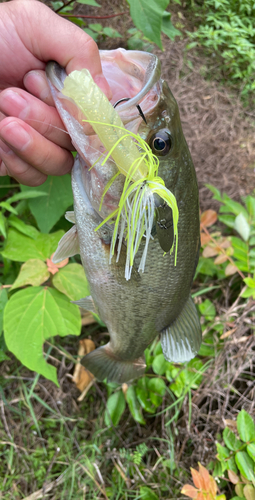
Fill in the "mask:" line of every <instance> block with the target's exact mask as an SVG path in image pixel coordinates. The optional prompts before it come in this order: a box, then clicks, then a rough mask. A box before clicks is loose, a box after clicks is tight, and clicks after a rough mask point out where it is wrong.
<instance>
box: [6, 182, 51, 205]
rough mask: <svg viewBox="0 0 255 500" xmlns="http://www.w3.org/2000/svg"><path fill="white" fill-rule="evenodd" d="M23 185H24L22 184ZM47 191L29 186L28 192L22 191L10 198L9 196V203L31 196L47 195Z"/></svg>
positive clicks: (27, 198)
mask: <svg viewBox="0 0 255 500" xmlns="http://www.w3.org/2000/svg"><path fill="white" fill-rule="evenodd" d="M21 187H22V186H21ZM46 195H47V193H45V191H43V190H41V189H40V188H38V189H36V188H34V187H33V188H29V190H28V191H27V192H22V191H21V192H20V193H16V194H14V195H13V196H11V197H10V198H8V200H7V201H8V203H14V202H15V201H20V200H29V199H31V198H39V197H40V196H46Z"/></svg>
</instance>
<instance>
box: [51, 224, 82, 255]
mask: <svg viewBox="0 0 255 500" xmlns="http://www.w3.org/2000/svg"><path fill="white" fill-rule="evenodd" d="M77 253H80V248H79V240H78V234H77V229H76V226H73V227H71V229H69V231H67V233H66V234H64V236H63V237H62V238H61V240H60V242H59V244H58V248H57V250H56V252H55V253H54V255H53V259H52V262H54V264H57V263H58V262H61V261H62V260H64V259H66V258H67V257H73V255H76V254H77Z"/></svg>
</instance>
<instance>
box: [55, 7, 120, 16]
mask: <svg viewBox="0 0 255 500" xmlns="http://www.w3.org/2000/svg"><path fill="white" fill-rule="evenodd" d="M66 5H69V4H66ZM66 5H65V7H66ZM61 9H63V7H61ZM61 9H60V10H61ZM58 10H59V9H58ZM58 10H55V12H58ZM124 14H129V10H124V12H118V14H110V15H109V16H85V15H78V16H74V15H73V14H71V13H70V14H60V16H61V17H75V18H76V19H79V18H82V19H111V18H112V17H117V16H123V15H124Z"/></svg>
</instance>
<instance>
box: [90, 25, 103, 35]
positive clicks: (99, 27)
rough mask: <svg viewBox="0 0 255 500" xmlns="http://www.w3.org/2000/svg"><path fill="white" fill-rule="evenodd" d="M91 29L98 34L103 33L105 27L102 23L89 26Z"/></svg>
mask: <svg viewBox="0 0 255 500" xmlns="http://www.w3.org/2000/svg"><path fill="white" fill-rule="evenodd" d="M89 28H90V29H91V30H93V31H95V32H96V33H101V32H102V30H103V26H102V24H100V23H91V24H89Z"/></svg>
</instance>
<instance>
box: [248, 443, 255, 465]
mask: <svg viewBox="0 0 255 500" xmlns="http://www.w3.org/2000/svg"><path fill="white" fill-rule="evenodd" d="M247 453H248V455H249V457H251V458H252V460H253V461H254V462H255V443H251V444H248V446H247Z"/></svg>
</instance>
